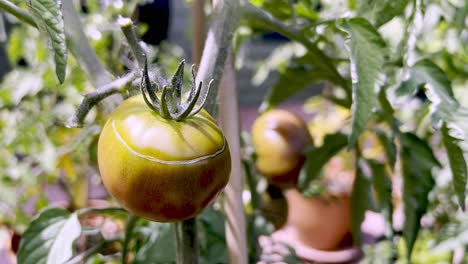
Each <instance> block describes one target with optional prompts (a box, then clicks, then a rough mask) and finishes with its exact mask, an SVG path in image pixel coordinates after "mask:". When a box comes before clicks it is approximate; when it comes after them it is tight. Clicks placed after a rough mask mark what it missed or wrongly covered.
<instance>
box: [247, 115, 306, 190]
mask: <svg viewBox="0 0 468 264" xmlns="http://www.w3.org/2000/svg"><path fill="white" fill-rule="evenodd" d="M252 143H253V146H254V148H255V152H256V153H257V160H256V166H257V168H258V170H259V171H260V172H261V173H262V174H263V175H264V176H265V177H267V178H268V180H269V181H270V183H271V184H273V185H276V186H278V187H281V188H289V187H294V186H295V185H296V184H297V179H298V176H299V171H300V169H301V167H302V164H303V163H304V160H305V155H304V150H305V148H306V147H308V146H311V145H312V137H311V136H310V134H309V130H308V129H307V125H306V124H305V122H304V121H303V120H302V119H301V118H300V117H298V116H297V115H295V114H293V113H291V112H289V111H286V110H282V109H273V110H270V111H267V112H265V113H263V114H262V115H260V116H259V117H258V118H257V119H256V120H255V122H254V124H253V127H252Z"/></svg>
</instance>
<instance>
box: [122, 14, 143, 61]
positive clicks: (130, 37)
mask: <svg viewBox="0 0 468 264" xmlns="http://www.w3.org/2000/svg"><path fill="white" fill-rule="evenodd" d="M118 23H119V26H120V28H121V29H122V32H123V33H124V35H125V38H126V39H127V42H128V45H129V46H130V49H131V50H132V53H133V55H134V56H135V59H136V61H137V62H138V66H139V67H140V69H143V68H144V67H145V61H146V53H145V51H144V50H143V48H142V47H141V45H140V43H139V41H138V37H137V35H136V32H135V29H134V26H133V22H132V20H131V19H130V18H124V17H120V18H119V19H118Z"/></svg>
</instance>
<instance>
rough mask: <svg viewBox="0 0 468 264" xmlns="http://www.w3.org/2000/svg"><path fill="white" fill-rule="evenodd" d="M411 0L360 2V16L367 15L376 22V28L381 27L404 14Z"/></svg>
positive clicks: (362, 0)
mask: <svg viewBox="0 0 468 264" xmlns="http://www.w3.org/2000/svg"><path fill="white" fill-rule="evenodd" d="M408 2H409V0H384V1H382V0H370V1H369V0H360V1H359V11H358V13H359V14H360V15H367V17H369V18H370V19H371V21H374V25H375V27H377V28H378V27H380V26H382V25H383V24H385V23H387V22H388V21H390V20H392V19H393V18H394V17H396V16H400V15H402V14H403V13H404V11H405V8H406V6H407V5H408Z"/></svg>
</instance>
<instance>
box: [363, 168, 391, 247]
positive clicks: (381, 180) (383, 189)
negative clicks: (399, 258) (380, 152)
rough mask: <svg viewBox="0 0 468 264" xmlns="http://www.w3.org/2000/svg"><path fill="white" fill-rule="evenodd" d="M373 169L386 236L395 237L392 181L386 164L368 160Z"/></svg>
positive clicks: (373, 179)
mask: <svg viewBox="0 0 468 264" xmlns="http://www.w3.org/2000/svg"><path fill="white" fill-rule="evenodd" d="M367 164H369V166H370V168H371V171H372V186H373V188H374V190H375V193H376V196H377V204H378V206H379V208H380V211H381V212H382V214H383V216H384V219H385V236H386V237H387V238H388V239H390V240H391V239H392V237H393V219H392V215H393V207H392V181H391V180H390V177H389V176H388V174H387V172H386V171H385V164H382V163H379V162H377V161H375V160H368V161H367Z"/></svg>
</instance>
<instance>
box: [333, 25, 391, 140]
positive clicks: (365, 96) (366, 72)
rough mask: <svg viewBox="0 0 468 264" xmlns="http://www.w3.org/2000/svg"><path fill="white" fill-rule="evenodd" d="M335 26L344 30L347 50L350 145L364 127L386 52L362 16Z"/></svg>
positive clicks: (372, 28) (380, 40) (384, 46)
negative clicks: (350, 89)
mask: <svg viewBox="0 0 468 264" xmlns="http://www.w3.org/2000/svg"><path fill="white" fill-rule="evenodd" d="M338 27H339V28H340V29H341V30H343V31H344V32H346V33H347V34H348V39H347V41H346V47H347V49H348V51H349V54H350V61H351V78H352V83H353V103H352V106H351V109H352V113H353V116H352V121H351V123H352V124H351V126H352V130H351V134H350V136H349V140H348V146H349V147H351V146H353V145H354V144H355V143H356V141H357V138H358V137H359V135H360V134H361V133H362V131H363V130H364V129H365V128H366V125H367V122H368V121H369V119H370V118H371V116H372V111H373V108H374V107H375V105H376V101H377V92H376V88H378V87H379V85H380V84H379V74H380V72H381V70H382V66H383V63H384V54H385V53H386V44H385V41H384V40H383V39H382V37H381V36H380V34H379V32H377V30H375V28H374V27H373V26H372V25H371V24H370V23H369V22H368V21H367V20H365V19H363V18H353V19H349V20H341V22H340V23H338Z"/></svg>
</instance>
